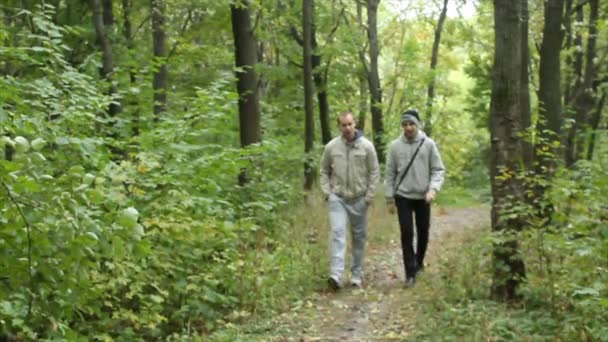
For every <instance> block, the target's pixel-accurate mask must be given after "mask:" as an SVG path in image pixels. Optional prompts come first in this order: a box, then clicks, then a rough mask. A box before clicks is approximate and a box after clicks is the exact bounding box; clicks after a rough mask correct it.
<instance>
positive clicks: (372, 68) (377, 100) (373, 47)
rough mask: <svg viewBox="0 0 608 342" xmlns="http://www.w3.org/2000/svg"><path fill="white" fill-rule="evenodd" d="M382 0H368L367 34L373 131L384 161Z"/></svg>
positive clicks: (379, 152)
mask: <svg viewBox="0 0 608 342" xmlns="http://www.w3.org/2000/svg"><path fill="white" fill-rule="evenodd" d="M379 3H380V0H367V35H368V39H369V77H368V83H369V91H370V102H371V112H372V131H373V137H374V147H375V148H376V153H377V155H378V161H379V162H380V163H384V159H385V155H384V126H383V122H382V88H381V87H380V75H379V73H378V56H379V54H380V48H379V46H378V45H379V44H378V28H377V22H376V20H377V15H378V4H379Z"/></svg>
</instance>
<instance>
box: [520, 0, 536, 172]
mask: <svg viewBox="0 0 608 342" xmlns="http://www.w3.org/2000/svg"><path fill="white" fill-rule="evenodd" d="M529 17H530V13H529V9H528V0H521V68H520V75H521V77H520V81H521V84H520V90H519V96H520V97H519V104H520V113H521V116H520V120H521V128H522V130H525V131H526V132H530V130H531V127H532V110H531V106H530V46H529V38H528V36H529V32H528V30H529V24H528V23H529ZM530 135H531V134H524V136H525V138H524V140H523V141H522V153H523V161H524V165H525V166H526V169H527V170H532V167H533V162H534V144H533V142H532V137H531V136H530Z"/></svg>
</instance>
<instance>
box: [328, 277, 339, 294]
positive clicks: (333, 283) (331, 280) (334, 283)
mask: <svg viewBox="0 0 608 342" xmlns="http://www.w3.org/2000/svg"><path fill="white" fill-rule="evenodd" d="M327 285H329V288H330V289H332V290H334V291H338V290H339V289H340V284H338V281H337V280H336V279H334V278H333V277H329V278H327Z"/></svg>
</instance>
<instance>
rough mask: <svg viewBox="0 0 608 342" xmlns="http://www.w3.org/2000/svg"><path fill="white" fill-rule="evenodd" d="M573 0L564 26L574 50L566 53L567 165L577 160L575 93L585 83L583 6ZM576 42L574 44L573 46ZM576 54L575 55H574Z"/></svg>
mask: <svg viewBox="0 0 608 342" xmlns="http://www.w3.org/2000/svg"><path fill="white" fill-rule="evenodd" d="M572 5H573V0H567V1H566V4H565V6H566V15H565V16H564V27H565V30H566V34H567V36H566V43H565V48H566V49H567V51H572V52H570V53H569V54H568V55H566V66H567V69H566V71H567V74H566V76H567V79H566V82H565V83H566V84H565V89H564V104H565V106H566V110H567V113H568V117H569V118H570V119H571V120H570V121H571V122H572V125H571V126H570V129H569V130H568V135H567V138H566V141H565V162H566V165H567V166H570V165H572V164H574V161H575V156H574V153H575V144H576V142H575V138H576V131H577V127H578V125H577V124H576V121H575V119H576V113H575V110H574V102H575V99H576V96H575V94H577V93H578V92H579V89H581V88H582V84H583V54H584V53H583V36H582V33H581V32H582V31H581V29H580V26H581V25H579V23H582V22H583V20H584V13H583V6H577V7H576V9H574V10H573V9H572ZM573 12H574V13H576V18H575V22H576V23H577V25H572V19H571V16H572V13H573ZM573 44H574V46H573ZM572 55H574V56H572Z"/></svg>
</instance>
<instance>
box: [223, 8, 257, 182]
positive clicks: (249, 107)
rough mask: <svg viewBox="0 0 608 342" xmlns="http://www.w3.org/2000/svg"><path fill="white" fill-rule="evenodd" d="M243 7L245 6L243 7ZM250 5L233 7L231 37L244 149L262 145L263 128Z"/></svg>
mask: <svg viewBox="0 0 608 342" xmlns="http://www.w3.org/2000/svg"><path fill="white" fill-rule="evenodd" d="M243 3H244V4H245V6H243ZM250 6H251V4H250V3H249V1H245V2H241V4H240V5H237V4H235V3H232V4H231V5H230V12H231V18H232V33H233V36H234V56H235V61H236V63H235V64H236V70H237V71H236V78H237V91H238V93H239V124H240V133H241V147H246V146H249V145H251V144H255V143H258V142H261V141H262V134H261V128H260V110H259V103H258V88H257V86H258V77H257V74H256V72H255V65H256V64H257V62H258V61H257V43H256V40H255V36H254V34H253V25H252V24H251V7H250ZM245 183H247V174H246V171H245V170H242V172H241V174H240V175H239V184H241V185H244V184H245Z"/></svg>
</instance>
